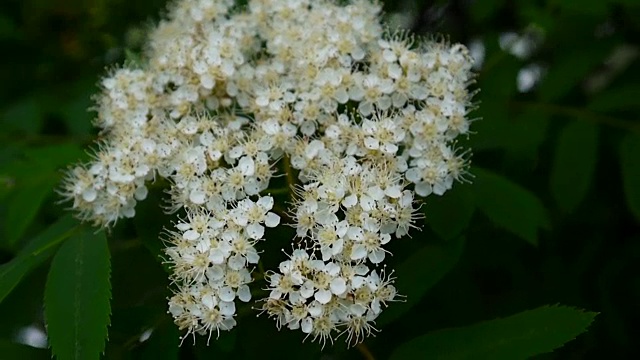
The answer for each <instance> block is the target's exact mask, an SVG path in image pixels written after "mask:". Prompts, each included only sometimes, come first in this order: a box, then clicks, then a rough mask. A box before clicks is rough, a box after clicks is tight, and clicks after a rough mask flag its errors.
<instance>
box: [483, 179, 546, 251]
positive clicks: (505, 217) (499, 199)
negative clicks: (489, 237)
mask: <svg viewBox="0 0 640 360" xmlns="http://www.w3.org/2000/svg"><path fill="white" fill-rule="evenodd" d="M471 173H472V174H474V175H476V178H475V180H474V181H473V186H474V194H475V196H476V205H477V206H478V208H479V209H480V210H481V211H482V212H483V213H484V214H485V215H486V216H487V217H488V218H489V219H490V220H491V221H492V222H493V223H494V224H496V225H497V226H498V227H501V228H503V229H505V230H507V231H509V232H511V233H513V234H515V235H517V236H519V237H521V238H523V239H524V240H526V241H528V242H529V243H531V244H532V245H534V246H535V245H538V230H539V229H540V228H547V227H548V226H549V220H548V215H547V211H546V210H545V208H544V206H543V204H542V202H541V201H540V199H538V197H536V196H535V195H534V194H533V193H532V192H530V191H529V190H527V189H525V188H524V187H522V186H520V185H518V184H516V183H514V182H512V181H511V180H509V179H507V178H505V177H503V176H501V175H498V174H495V173H493V172H491V171H488V170H484V169H479V168H473V169H472V170H471Z"/></svg>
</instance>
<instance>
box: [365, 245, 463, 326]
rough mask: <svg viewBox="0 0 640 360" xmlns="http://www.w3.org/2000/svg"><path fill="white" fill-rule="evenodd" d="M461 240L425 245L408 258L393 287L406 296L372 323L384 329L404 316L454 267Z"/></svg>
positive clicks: (459, 253)
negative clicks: (403, 300)
mask: <svg viewBox="0 0 640 360" xmlns="http://www.w3.org/2000/svg"><path fill="white" fill-rule="evenodd" d="M464 243H465V238H464V237H463V236H460V237H458V238H456V239H452V240H449V241H446V242H444V243H440V244H438V243H433V244H429V245H427V246H425V247H423V248H422V249H420V250H419V251H417V252H415V253H414V254H413V255H411V256H410V257H409V258H408V259H407V260H405V261H404V262H403V263H402V264H400V266H398V268H397V269H396V272H395V274H394V275H395V276H396V283H395V287H396V289H398V292H399V293H400V294H402V295H405V296H406V301H405V302H398V303H393V304H391V305H390V306H389V308H387V309H385V311H383V312H382V314H381V315H380V318H379V319H378V320H376V324H378V325H380V326H384V325H385V324H388V323H390V322H391V321H393V320H395V319H397V318H399V317H400V316H402V315H404V314H405V313H407V312H408V311H409V310H411V308H412V307H413V306H414V305H416V304H417V303H418V302H420V299H422V297H423V296H424V295H425V294H426V293H427V291H428V290H429V289H430V288H431V287H433V286H434V285H435V284H436V283H438V281H440V279H442V277H443V276H445V275H446V274H447V273H448V272H449V271H450V270H451V269H453V267H454V266H455V265H456V264H457V263H458V260H459V259H460V256H461V255H462V251H463V249H464Z"/></svg>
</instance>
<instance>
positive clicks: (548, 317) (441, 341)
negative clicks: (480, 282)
mask: <svg viewBox="0 0 640 360" xmlns="http://www.w3.org/2000/svg"><path fill="white" fill-rule="evenodd" d="M596 315H597V314H596V313H593V312H584V311H582V310H579V309H574V308H571V307H567V306H543V307H540V308H537V309H534V310H529V311H524V312H521V313H519V314H516V315H513V316H510V317H507V318H504V319H495V320H490V321H485V322H482V323H478V324H475V325H471V326H467V327H461V328H453V329H445V330H439V331H435V332H432V333H428V334H426V335H422V336H419V337H417V338H415V339H413V340H410V341H408V342H406V343H404V344H403V345H401V346H400V347H398V348H397V349H396V350H395V351H394V353H393V354H392V356H391V359H430V360H436V359H447V360H462V359H492V360H501V359H504V360H515V359H527V358H529V357H531V356H534V355H537V354H544V353H548V352H551V351H553V350H554V349H556V348H558V347H560V346H562V345H563V344H564V343H566V342H568V341H571V340H573V339H575V338H576V336H578V335H579V334H580V333H582V332H584V331H586V330H587V328H588V327H589V325H590V324H591V322H592V321H593V319H594V318H595V316H596Z"/></svg>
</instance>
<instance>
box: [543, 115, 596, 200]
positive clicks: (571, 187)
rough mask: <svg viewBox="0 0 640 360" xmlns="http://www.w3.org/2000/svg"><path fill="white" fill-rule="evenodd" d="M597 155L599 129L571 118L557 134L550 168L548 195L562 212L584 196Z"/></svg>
mask: <svg viewBox="0 0 640 360" xmlns="http://www.w3.org/2000/svg"><path fill="white" fill-rule="evenodd" d="M597 157H598V128H597V126H596V125H595V124H592V123H589V122H585V121H572V122H570V123H569V124H567V125H566V126H565V127H564V128H563V129H562V131H561V132H560V135H559V137H558V142H557V144H556V150H555V157H554V159H553V165H552V167H551V177H550V183H551V194H553V197H554V198H555V200H556V202H557V203H558V206H559V207H560V208H561V209H562V210H564V211H565V212H571V211H573V210H575V209H576V207H577V206H578V205H579V204H580V202H581V201H582V200H583V199H584V197H585V196H586V195H587V191H588V190H589V187H590V185H591V182H592V180H593V175H594V172H595V167H596V162H597Z"/></svg>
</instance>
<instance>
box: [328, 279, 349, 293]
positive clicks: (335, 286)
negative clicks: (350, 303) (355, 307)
mask: <svg viewBox="0 0 640 360" xmlns="http://www.w3.org/2000/svg"><path fill="white" fill-rule="evenodd" d="M330 288H331V292H332V293H334V294H335V295H342V294H343V293H344V292H345V291H347V282H346V281H345V280H344V279H343V278H340V277H338V278H335V279H333V280H331V285H330Z"/></svg>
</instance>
